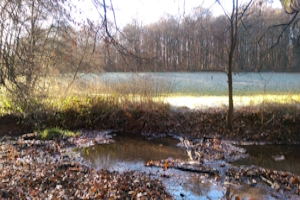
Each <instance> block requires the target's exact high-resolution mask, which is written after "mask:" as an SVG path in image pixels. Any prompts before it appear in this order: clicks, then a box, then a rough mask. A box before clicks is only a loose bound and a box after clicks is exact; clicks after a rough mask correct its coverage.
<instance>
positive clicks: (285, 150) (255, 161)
mask: <svg viewBox="0 0 300 200" xmlns="http://www.w3.org/2000/svg"><path fill="white" fill-rule="evenodd" d="M242 147H243V148H245V149H246V150H247V153H248V154H249V157H248V158H244V159H241V160H237V161H235V162H233V163H232V164H234V165H257V166H261V167H264V168H269V169H273V170H281V171H289V172H292V173H294V174H296V175H298V176H299V175H300V146H299V145H251V146H242ZM276 155H280V156H281V155H283V156H284V160H282V161H275V160H274V158H273V157H272V156H276Z"/></svg>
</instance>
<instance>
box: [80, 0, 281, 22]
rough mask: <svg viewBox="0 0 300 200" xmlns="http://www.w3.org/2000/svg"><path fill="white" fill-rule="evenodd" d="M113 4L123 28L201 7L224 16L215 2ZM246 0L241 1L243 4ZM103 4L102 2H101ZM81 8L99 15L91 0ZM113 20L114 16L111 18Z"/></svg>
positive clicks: (123, 0) (133, 0)
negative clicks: (134, 21) (135, 21)
mask: <svg viewBox="0 0 300 200" xmlns="http://www.w3.org/2000/svg"><path fill="white" fill-rule="evenodd" d="M110 1H111V2H112V4H113V7H114V10H115V15H116V21H117V25H118V26H119V27H123V26H125V25H126V24H128V23H131V22H132V21H133V19H138V21H139V22H142V24H143V25H147V24H151V23H155V22H157V21H158V20H159V19H160V18H161V17H163V16H165V15H167V14H169V15H180V16H183V15H188V14H189V13H191V12H192V11H193V8H195V7H199V6H200V5H201V6H202V7H204V8H209V7H210V8H211V10H212V12H213V15H215V16H218V15H220V14H223V10H222V8H221V7H220V6H219V5H217V4H214V2H215V1H214V0H106V2H107V4H110ZM243 1H246V0H240V1H239V2H241V3H243ZM101 2H102V1H101ZM228 2H229V3H226V4H224V7H225V9H230V7H231V5H232V4H230V2H232V1H228ZM78 5H79V7H80V8H81V9H82V10H85V11H84V12H85V13H88V16H89V18H90V19H91V18H93V16H96V15H97V13H95V12H93V11H92V8H93V5H92V3H91V1H89V0H81V1H80V0H79V2H78ZM272 6H273V7H281V3H280V0H274V3H273V5H272ZM109 18H110V20H113V16H112V15H110V16H109Z"/></svg>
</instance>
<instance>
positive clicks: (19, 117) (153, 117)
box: [0, 97, 300, 143]
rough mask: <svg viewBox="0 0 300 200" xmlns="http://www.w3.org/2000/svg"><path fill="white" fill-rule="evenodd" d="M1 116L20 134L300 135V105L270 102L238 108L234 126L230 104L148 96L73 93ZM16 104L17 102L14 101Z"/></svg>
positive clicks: (1, 125) (274, 138) (6, 129)
mask: <svg viewBox="0 0 300 200" xmlns="http://www.w3.org/2000/svg"><path fill="white" fill-rule="evenodd" d="M32 105H35V106H32V107H30V108H26V109H25V108H24V109H22V112H20V111H18V110H15V111H10V114H3V115H2V116H1V117H0V134H1V135H6V134H9V135H20V134H23V133H28V132H32V131H35V130H43V129H45V128H47V127H60V128H64V129H69V130H78V129H118V130H123V131H128V132H142V133H179V134H184V135H187V136H191V137H203V136H206V137H219V138H224V139H234V140H244V141H270V142H274V143H294V142H299V141H300V112H299V109H298V108H297V106H282V105H266V104H265V105H264V111H262V109H261V107H244V108H240V109H236V110H235V111H234V117H233V120H234V131H233V132H230V131H229V130H228V129H227V127H226V109H225V108H216V109H206V110H189V109H184V108H182V109H174V108H171V107H170V106H169V105H166V104H160V103H154V102H150V101H147V102H142V103H136V102H135V103H132V102H131V103H130V102H125V103H124V102H123V104H122V106H121V104H119V103H117V101H116V100H114V99H113V98H106V99H103V98H100V97H86V98H81V99H79V98H68V99H65V100H60V101H44V102H39V103H38V104H37V103H36V104H32ZM12 107H15V106H12Z"/></svg>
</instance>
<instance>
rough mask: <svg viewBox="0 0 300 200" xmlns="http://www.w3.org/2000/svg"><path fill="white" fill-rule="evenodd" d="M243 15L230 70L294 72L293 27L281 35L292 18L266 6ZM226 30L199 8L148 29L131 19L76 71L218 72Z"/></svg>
mask: <svg viewBox="0 0 300 200" xmlns="http://www.w3.org/2000/svg"><path fill="white" fill-rule="evenodd" d="M245 15H247V17H245V18H244V20H242V23H241V24H240V25H239V27H238V28H239V35H238V45H237V50H236V52H235V55H234V57H235V58H234V60H235V62H234V63H233V71H234V72H257V71H277V72H299V71H300V70H299V69H300V68H299V63H300V29H299V23H298V22H296V23H295V24H294V25H293V26H291V27H289V28H287V29H286V30H285V31H283V29H284V28H286V24H287V23H288V22H289V21H290V20H291V17H292V16H290V15H287V14H286V13H285V12H284V10H283V9H274V8H271V7H259V6H252V7H251V8H250V9H249V10H248V11H247V12H245ZM278 25H279V26H278ZM227 27H228V22H227V19H226V16H225V15H221V16H219V17H214V16H213V15H212V14H211V13H210V12H209V11H208V10H206V9H204V8H201V7H199V8H197V9H195V10H194V13H193V14H192V15H187V16H185V17H184V18H180V17H176V16H166V17H164V18H162V19H160V21H158V22H156V23H154V24H151V25H145V26H143V25H142V22H138V21H137V20H133V22H132V23H131V24H128V25H126V26H125V27H124V28H123V29H122V31H121V33H122V34H120V33H118V34H116V35H114V38H115V40H116V41H114V40H113V41H111V40H110V39H108V38H104V39H103V40H100V41H99V43H97V46H96V49H95V51H96V53H95V55H94V60H93V61H94V63H91V62H90V63H89V64H88V63H86V66H85V67H83V68H82V71H83V72H84V71H86V70H85V69H92V68H94V67H95V66H98V67H96V69H99V68H100V69H102V70H104V71H106V72H109V71H114V72H116V71H122V72H129V71H138V72H157V71H158V72H174V71H177V72H178V71H179V72H180V71H183V72H190V71H224V70H226V64H227V63H228V58H227V52H226V48H227V47H226V45H228V44H229V31H228V28H227ZM116 42H117V43H118V44H121V45H122V47H125V49H126V52H125V53H124V51H120V49H118V48H116V47H118V46H116V45H112V44H114V43H116ZM123 54H126V56H124V55H123ZM128 55H129V56H128ZM61 64H62V65H61V68H63V66H65V64H63V63H61Z"/></svg>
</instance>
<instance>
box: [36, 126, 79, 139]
mask: <svg viewBox="0 0 300 200" xmlns="http://www.w3.org/2000/svg"><path fill="white" fill-rule="evenodd" d="M38 133H39V137H40V138H41V139H42V140H53V139H56V138H69V137H78V136H80V133H79V132H73V131H69V130H63V129H60V128H58V127H52V128H46V129H44V130H43V131H39V132H38Z"/></svg>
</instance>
